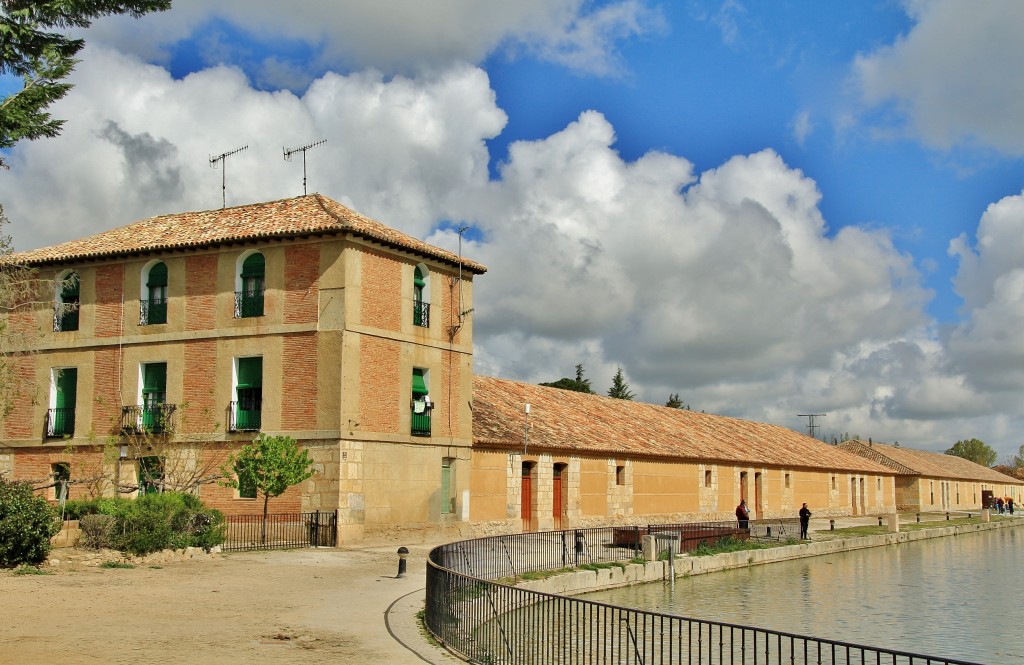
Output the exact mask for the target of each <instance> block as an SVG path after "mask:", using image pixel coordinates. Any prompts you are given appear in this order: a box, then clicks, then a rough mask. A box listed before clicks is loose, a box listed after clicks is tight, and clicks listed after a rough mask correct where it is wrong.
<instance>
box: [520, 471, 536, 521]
mask: <svg viewBox="0 0 1024 665" xmlns="http://www.w3.org/2000/svg"><path fill="white" fill-rule="evenodd" d="M530 480H531V479H530V470H529V468H528V467H526V466H524V467H523V486H522V493H523V501H522V511H521V513H520V516H521V517H522V518H523V531H524V532H526V531H533V520H532V518H531V516H532V515H533V502H532V500H531V491H530V490H531V482H530Z"/></svg>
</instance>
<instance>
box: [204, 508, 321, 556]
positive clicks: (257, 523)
mask: <svg viewBox="0 0 1024 665" xmlns="http://www.w3.org/2000/svg"><path fill="white" fill-rule="evenodd" d="M224 520H225V522H226V523H227V532H226V534H225V540H224V545H223V549H224V550H235V551H240V550H276V549H291V548H296V547H335V546H336V545H337V542H338V512H337V511H317V512H312V513H275V514H271V515H267V520H266V523H264V521H263V515H228V516H226V517H225V518H224Z"/></svg>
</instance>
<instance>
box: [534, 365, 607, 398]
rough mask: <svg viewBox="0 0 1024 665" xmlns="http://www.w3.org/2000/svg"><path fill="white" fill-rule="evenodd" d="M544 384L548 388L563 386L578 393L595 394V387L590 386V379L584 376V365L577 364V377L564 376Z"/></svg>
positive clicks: (563, 388) (562, 387)
mask: <svg viewBox="0 0 1024 665" xmlns="http://www.w3.org/2000/svg"><path fill="white" fill-rule="evenodd" d="M540 385H542V386H547V387H548V388H561V389H562V390H573V391H576V392H578V393H588V394H590V395H593V394H595V393H594V389H593V388H591V387H590V379H584V378H583V365H582V364H580V365H576V378H575V379H570V378H569V377H567V376H564V377H562V378H561V379H559V380H558V381H551V382H549V383H541V384H540Z"/></svg>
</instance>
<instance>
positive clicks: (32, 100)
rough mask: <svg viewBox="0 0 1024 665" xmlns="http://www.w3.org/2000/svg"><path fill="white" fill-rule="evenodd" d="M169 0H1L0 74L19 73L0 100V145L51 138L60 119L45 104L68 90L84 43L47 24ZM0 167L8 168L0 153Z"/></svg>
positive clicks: (84, 20)
mask: <svg viewBox="0 0 1024 665" xmlns="http://www.w3.org/2000/svg"><path fill="white" fill-rule="evenodd" d="M170 6H171V0H43V1H36V0H4V2H3V4H2V10H0V75H13V76H18V77H20V78H21V79H22V82H23V87H22V89H21V90H19V91H17V92H15V93H13V94H11V95H8V96H7V97H5V98H4V99H3V100H2V101H0V149H4V148H10V147H11V146H13V145H14V144H15V143H17V142H18V141H21V140H22V139H29V140H30V141H31V140H34V139H38V138H43V137H48V138H52V137H54V136H57V135H58V134H60V130H61V127H62V126H63V125H64V121H63V120H57V119H55V118H53V117H51V116H50V114H49V113H48V112H47V111H46V109H47V108H48V107H49V106H50V105H51V104H53V102H55V101H57V100H58V99H60V98H62V97H63V96H64V95H66V94H67V93H68V91H69V90H71V87H72V86H71V84H70V83H67V82H66V79H67V77H68V76H69V75H70V74H71V72H72V70H74V68H75V64H77V62H78V61H77V60H76V59H75V56H76V55H77V54H78V52H79V51H81V50H82V47H83V46H85V40H83V39H71V38H70V37H68V36H67V35H64V34H61V33H60V32H54V31H53V30H64V29H67V28H87V27H89V25H91V24H92V22H93V20H94V19H97V18H100V17H102V16H109V15H112V14H129V15H131V16H133V17H136V18H138V17H139V16H142V15H143V14H146V13H149V12H153V11H163V10H165V9H169V8H170ZM0 167H2V168H8V165H7V163H6V162H5V161H4V160H3V157H2V155H0Z"/></svg>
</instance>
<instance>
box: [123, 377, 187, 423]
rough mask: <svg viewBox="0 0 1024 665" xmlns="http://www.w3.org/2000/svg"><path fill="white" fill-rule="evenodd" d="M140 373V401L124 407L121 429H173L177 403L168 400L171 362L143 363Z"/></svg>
mask: <svg viewBox="0 0 1024 665" xmlns="http://www.w3.org/2000/svg"><path fill="white" fill-rule="evenodd" d="M139 374H140V382H139V383H140V385H141V389H140V391H139V402H140V404H139V405H138V406H126V407H123V408H122V409H121V430H122V431H123V432H125V433H134V434H165V433H167V432H170V431H172V430H173V429H174V422H173V417H174V412H175V408H176V407H175V405H174V404H168V403H167V363H143V364H142V366H141V367H140V371H139Z"/></svg>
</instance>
